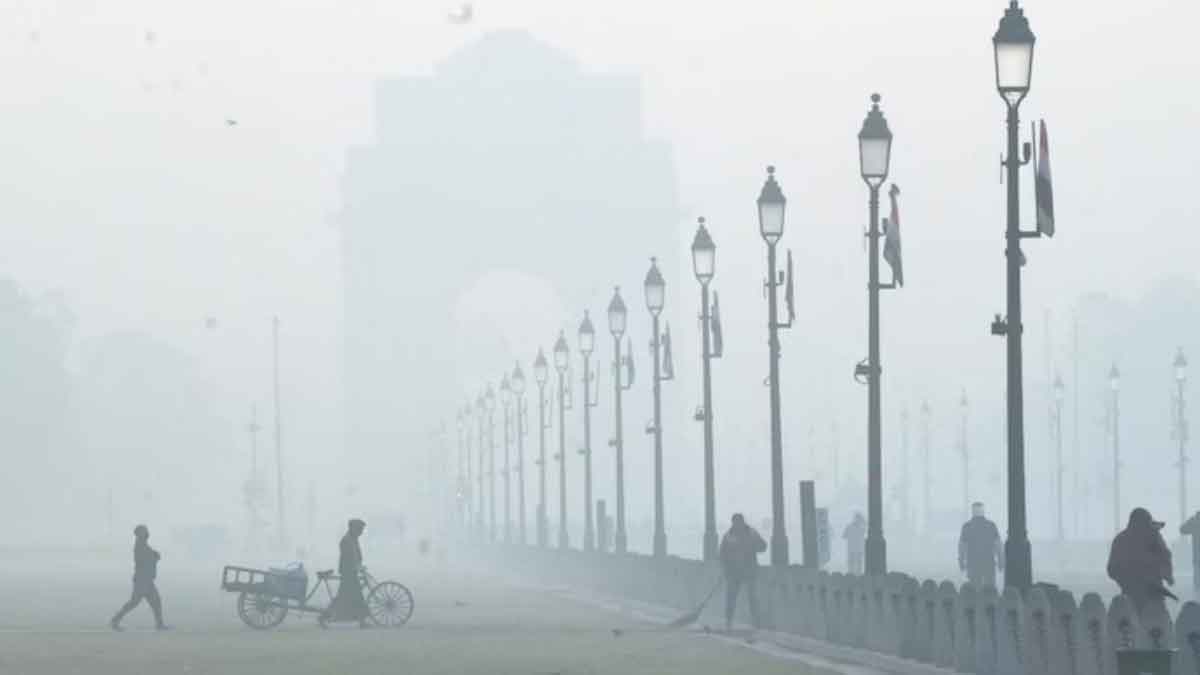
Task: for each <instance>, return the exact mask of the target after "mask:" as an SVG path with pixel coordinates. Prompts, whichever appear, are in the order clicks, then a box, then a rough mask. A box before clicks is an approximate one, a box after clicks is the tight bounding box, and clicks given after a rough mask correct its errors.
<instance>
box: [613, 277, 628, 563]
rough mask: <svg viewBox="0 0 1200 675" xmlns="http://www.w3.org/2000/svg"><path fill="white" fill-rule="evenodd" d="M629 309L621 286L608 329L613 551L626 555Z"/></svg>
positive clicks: (616, 291)
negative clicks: (624, 341) (624, 343)
mask: <svg viewBox="0 0 1200 675" xmlns="http://www.w3.org/2000/svg"><path fill="white" fill-rule="evenodd" d="M627 319H628V312H627V310H626V309H625V301H624V300H622V299H621V289H620V287H617V288H616V289H614V290H613V297H612V301H610V302H609V303H608V332H610V333H612V336H613V365H612V368H613V409H614V416H615V423H614V424H615V427H614V430H613V438H612V441H610V442H609V444H610V445H612V446H613V449H614V450H616V452H617V531H616V535H615V538H614V541H613V544H614V550H615V551H616V552H617V553H618V554H623V553H625V552H626V551H627V550H628V544H629V538H628V535H627V534H626V532H625V427H624V423H623V422H622V420H621V394H622V392H624V391H626V390H628V389H629V388H630V387H632V386H633V369H632V362H631V361H629V359H632V358H633V354H632V352H633V350H632V349H630V350H629V351H630V354H629V355H627V356H625V357H624V359H623V358H622V356H621V338H622V336H624V335H625V328H626V323H627ZM627 365H628V366H630V371H629V375H630V376H629V381H628V382H625V383H622V382H621V368H622V367H625V366H627Z"/></svg>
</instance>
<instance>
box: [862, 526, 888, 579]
mask: <svg viewBox="0 0 1200 675" xmlns="http://www.w3.org/2000/svg"><path fill="white" fill-rule="evenodd" d="M865 553H866V558H867V559H866V572H867V575H868V576H883V575H885V574H887V541H886V540H885V539H884V538H883V537H882V536H877V537H872V536H870V535H868V536H867V543H866V550H865Z"/></svg>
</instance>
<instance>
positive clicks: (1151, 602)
mask: <svg viewBox="0 0 1200 675" xmlns="http://www.w3.org/2000/svg"><path fill="white" fill-rule="evenodd" d="M1162 527H1163V524H1162V523H1160V522H1158V521H1156V520H1154V518H1152V517H1151V516H1150V512H1149V511H1147V510H1146V509H1143V508H1141V507H1138V508H1136V509H1134V510H1133V511H1131V512H1130V513H1129V524H1128V525H1126V527H1125V529H1124V530H1121V531H1120V532H1118V533H1117V536H1116V537H1115V538H1113V542H1112V548H1111V549H1110V550H1109V554H1108V576H1109V577H1110V578H1111V579H1112V580H1113V581H1115V582H1117V585H1118V586H1120V587H1121V593H1122V594H1124V595H1125V597H1127V598H1129V600H1130V602H1132V603H1133V607H1134V609H1135V610H1137V613H1138V615H1139V616H1142V615H1144V612H1146V610H1148V609H1151V608H1153V607H1156V606H1157V607H1160V608H1161V609H1162V612H1166V609H1167V608H1166V601H1165V599H1166V598H1175V595H1174V594H1173V593H1171V591H1169V590H1167V588H1166V586H1163V582H1164V581H1165V582H1166V583H1167V585H1170V586H1174V585H1175V576H1174V574H1173V572H1174V570H1173V569H1172V567H1171V550H1170V549H1169V548H1167V542H1166V541H1164V540H1163V536H1162V532H1160V530H1161V529H1162ZM1175 599H1176V600H1178V598H1175Z"/></svg>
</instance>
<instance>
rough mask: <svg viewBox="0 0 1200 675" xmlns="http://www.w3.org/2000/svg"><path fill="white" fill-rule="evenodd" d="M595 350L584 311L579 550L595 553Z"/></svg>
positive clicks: (592, 331) (593, 331) (593, 332)
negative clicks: (593, 455) (581, 539)
mask: <svg viewBox="0 0 1200 675" xmlns="http://www.w3.org/2000/svg"><path fill="white" fill-rule="evenodd" d="M595 349H596V328H595V327H594V326H593V325H592V319H591V317H590V316H588V313H587V310H584V312H583V322H581V323H580V324H579V355H580V356H582V357H583V449H582V450H580V451H579V454H581V455H583V518H584V523H583V550H584V551H588V552H591V551H594V550H596V530H595V524H594V518H593V516H592V408H595V407H596V404H597V401H596V400H595V398H596V397H593V396H592V380H593V379H594V377H595V376H594V375H593V373H592V352H593V351H594V350H595Z"/></svg>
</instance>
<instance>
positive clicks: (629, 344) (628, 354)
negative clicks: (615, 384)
mask: <svg viewBox="0 0 1200 675" xmlns="http://www.w3.org/2000/svg"><path fill="white" fill-rule="evenodd" d="M633 376H634V371H633V340H630V339H629V338H625V386H626V387H629V386H632V385H633Z"/></svg>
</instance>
